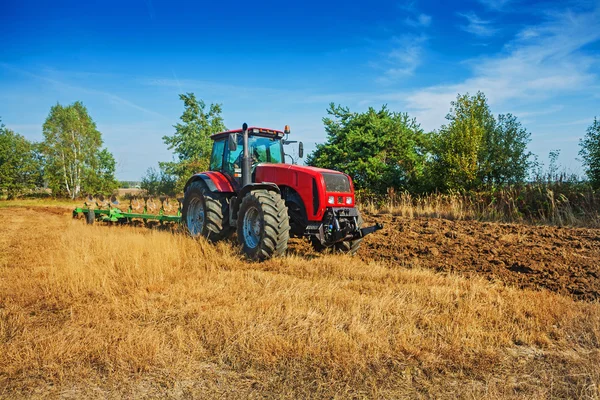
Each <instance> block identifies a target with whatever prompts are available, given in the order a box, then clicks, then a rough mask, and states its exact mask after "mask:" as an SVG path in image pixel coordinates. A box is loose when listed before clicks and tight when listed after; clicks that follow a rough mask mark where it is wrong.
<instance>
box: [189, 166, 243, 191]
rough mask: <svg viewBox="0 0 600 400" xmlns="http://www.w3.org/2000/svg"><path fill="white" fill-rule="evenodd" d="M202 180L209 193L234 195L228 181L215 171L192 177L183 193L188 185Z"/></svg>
mask: <svg viewBox="0 0 600 400" xmlns="http://www.w3.org/2000/svg"><path fill="white" fill-rule="evenodd" d="M198 180H202V181H204V183H205V184H206V187H207V188H208V190H210V191H211V192H219V193H234V192H235V190H234V188H233V186H232V185H231V182H229V179H227V178H226V177H225V175H224V174H222V173H221V172H215V171H207V172H201V173H199V174H195V175H192V177H191V178H190V179H188V181H187V182H186V184H185V186H184V188H183V192H184V193H185V191H186V190H187V188H188V186H189V185H190V183H192V182H195V181H198Z"/></svg>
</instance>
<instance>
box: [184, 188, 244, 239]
mask: <svg viewBox="0 0 600 400" xmlns="http://www.w3.org/2000/svg"><path fill="white" fill-rule="evenodd" d="M227 215H228V204H227V199H226V198H225V196H223V195H221V194H219V193H212V192H211V191H210V190H208V189H207V188H206V186H205V185H204V182H201V181H195V182H192V183H191V184H190V186H188V188H187V190H186V191H185V196H184V198H183V207H182V211H181V220H182V221H183V223H184V224H185V226H186V228H187V231H188V233H189V234H190V236H192V237H200V236H203V237H205V238H206V239H208V240H210V241H211V242H218V241H219V240H222V239H225V238H227V237H228V236H229V235H231V233H232V231H233V229H232V228H231V227H230V226H229V224H228V223H227V221H226V218H225V216H227Z"/></svg>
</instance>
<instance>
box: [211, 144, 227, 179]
mask: <svg viewBox="0 0 600 400" xmlns="http://www.w3.org/2000/svg"><path fill="white" fill-rule="evenodd" d="M224 150H225V140H219V141H218V142H214V143H213V149H212V154H211V156H210V170H211V171H220V170H221V169H222V168H223V151H224Z"/></svg>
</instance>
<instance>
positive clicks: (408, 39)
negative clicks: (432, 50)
mask: <svg viewBox="0 0 600 400" xmlns="http://www.w3.org/2000/svg"><path fill="white" fill-rule="evenodd" d="M392 42H393V46H392V50H391V51H389V52H388V53H387V54H386V57H385V60H384V61H383V69H384V75H383V76H382V77H381V78H380V79H379V81H380V82H383V83H387V82H394V81H397V80H399V79H401V78H405V77H407V76H410V75H412V74H413V73H414V72H415V70H416V69H417V67H419V65H421V59H422V55H423V46H424V44H425V43H426V42H427V37H426V36H425V35H420V36H416V35H405V36H401V37H398V38H394V39H393V40H392Z"/></svg>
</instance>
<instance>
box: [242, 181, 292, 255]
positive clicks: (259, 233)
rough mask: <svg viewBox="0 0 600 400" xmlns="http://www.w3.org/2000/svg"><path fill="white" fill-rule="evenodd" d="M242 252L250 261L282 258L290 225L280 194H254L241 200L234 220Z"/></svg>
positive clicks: (268, 192)
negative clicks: (235, 220) (236, 217)
mask: <svg viewBox="0 0 600 400" xmlns="http://www.w3.org/2000/svg"><path fill="white" fill-rule="evenodd" d="M237 236H238V241H239V243H240V246H241V247H242V252H243V253H244V254H245V255H246V256H247V257H248V258H249V259H251V260H256V261H262V260H266V259H269V258H271V257H277V256H281V255H283V254H284V253H285V251H286V250H287V244H288V240H289V238H290V222H289V217H288V211H287V207H286V206H285V202H284V201H283V199H282V198H281V196H280V195H279V193H276V192H273V191H268V190H255V191H252V192H250V193H248V194H247V195H246V196H244V198H243V199H242V204H241V205H240V210H239V213H238V219H237Z"/></svg>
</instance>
